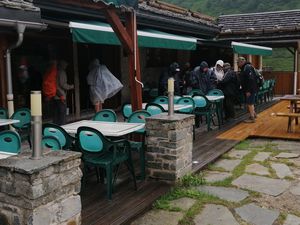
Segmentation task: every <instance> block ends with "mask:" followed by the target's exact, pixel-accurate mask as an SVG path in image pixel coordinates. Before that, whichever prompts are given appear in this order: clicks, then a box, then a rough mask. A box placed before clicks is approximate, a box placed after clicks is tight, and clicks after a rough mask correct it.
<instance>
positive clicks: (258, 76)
mask: <svg viewBox="0 0 300 225" xmlns="http://www.w3.org/2000/svg"><path fill="white" fill-rule="evenodd" d="M253 69H254V72H255V79H256V84H257V87H258V88H260V87H262V86H263V84H264V77H263V75H262V74H261V73H260V72H259V71H258V70H257V69H255V68H253Z"/></svg>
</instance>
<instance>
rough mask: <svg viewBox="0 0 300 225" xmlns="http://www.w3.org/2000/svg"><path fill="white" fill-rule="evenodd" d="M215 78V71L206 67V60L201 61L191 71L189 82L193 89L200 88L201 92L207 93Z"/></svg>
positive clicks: (212, 86) (211, 87)
mask: <svg viewBox="0 0 300 225" xmlns="http://www.w3.org/2000/svg"><path fill="white" fill-rule="evenodd" d="M216 79H217V78H216V75H215V73H214V72H213V71H212V70H211V69H209V68H208V64H207V62H205V61H202V62H201V63H200V66H197V67H195V68H194V70H193V72H192V75H191V84H192V87H193V88H194V89H200V90H201V91H202V92H203V94H207V93H208V91H210V90H212V89H213V88H214V84H215V82H216Z"/></svg>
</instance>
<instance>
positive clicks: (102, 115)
mask: <svg viewBox="0 0 300 225" xmlns="http://www.w3.org/2000/svg"><path fill="white" fill-rule="evenodd" d="M93 120H96V121H107V122H117V114H116V113H115V112H114V111H113V110H112V109H103V110H101V111H99V112H97V113H96V114H95V115H94V117H93Z"/></svg>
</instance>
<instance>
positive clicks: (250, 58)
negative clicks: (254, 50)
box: [247, 55, 252, 63]
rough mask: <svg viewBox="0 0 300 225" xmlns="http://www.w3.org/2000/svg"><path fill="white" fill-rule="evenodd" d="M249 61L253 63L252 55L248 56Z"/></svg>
mask: <svg viewBox="0 0 300 225" xmlns="http://www.w3.org/2000/svg"><path fill="white" fill-rule="evenodd" d="M247 58H248V61H249V62H250V63H252V55H247Z"/></svg>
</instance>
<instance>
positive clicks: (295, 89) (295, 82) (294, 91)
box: [293, 46, 299, 95]
mask: <svg viewBox="0 0 300 225" xmlns="http://www.w3.org/2000/svg"><path fill="white" fill-rule="evenodd" d="M298 54H299V51H298V46H297V47H296V48H295V54H294V89H293V94H294V95H296V94H297V82H298V81H297V78H298Z"/></svg>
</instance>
